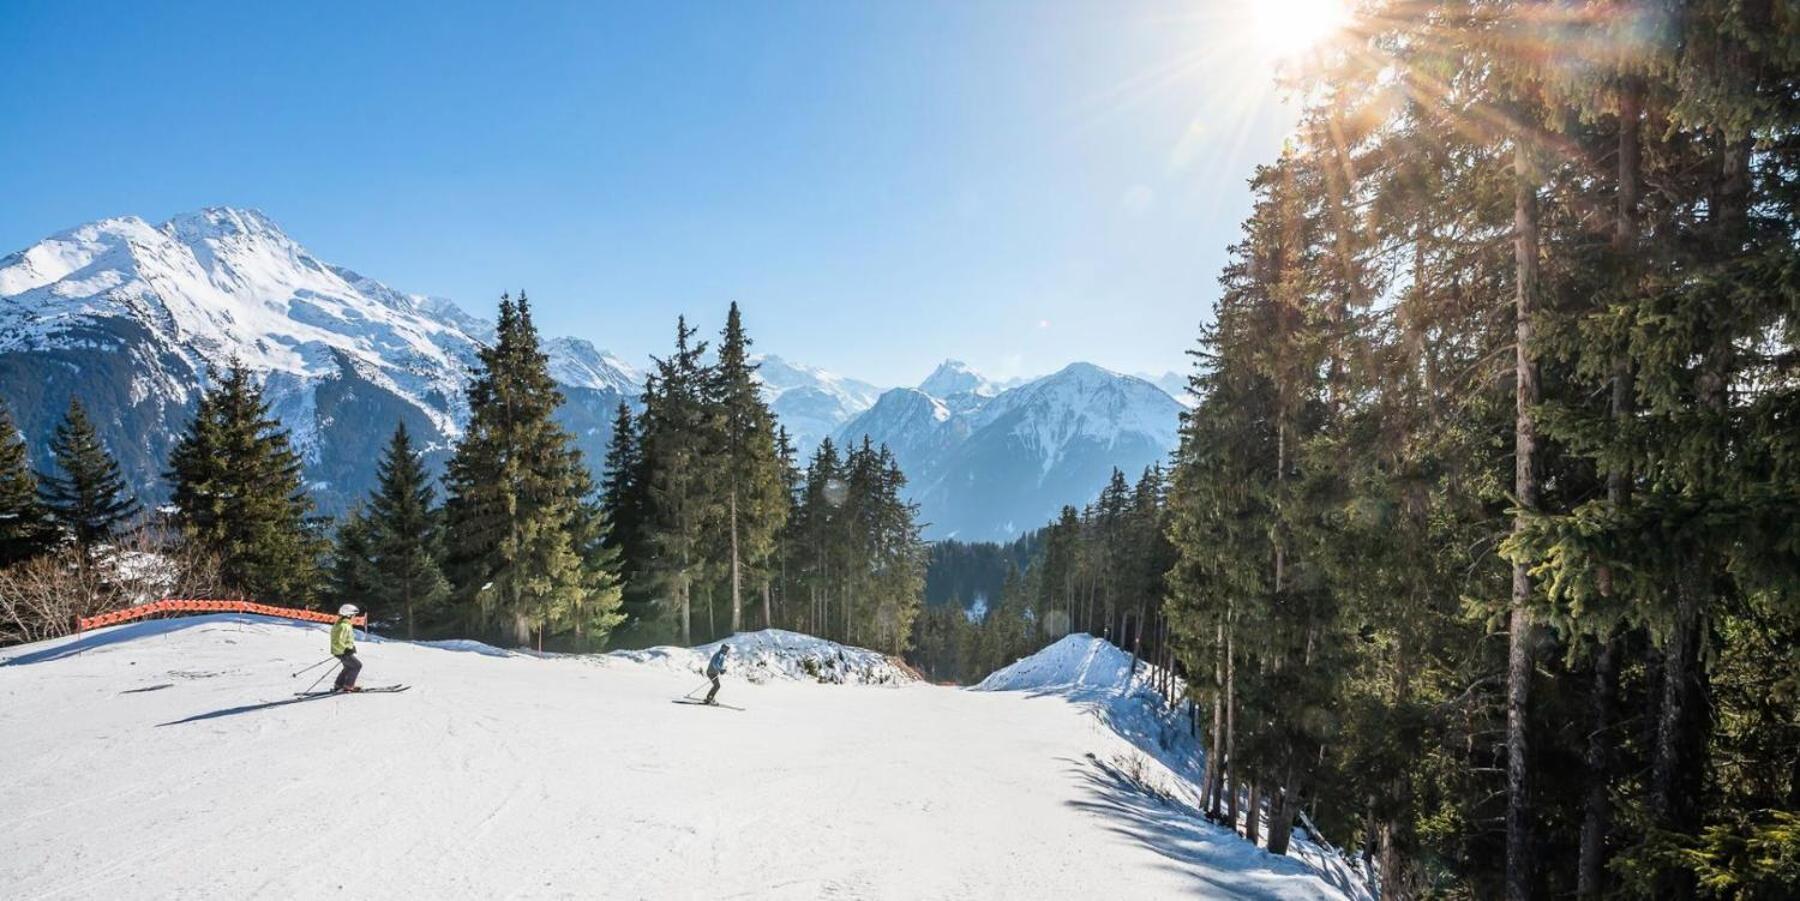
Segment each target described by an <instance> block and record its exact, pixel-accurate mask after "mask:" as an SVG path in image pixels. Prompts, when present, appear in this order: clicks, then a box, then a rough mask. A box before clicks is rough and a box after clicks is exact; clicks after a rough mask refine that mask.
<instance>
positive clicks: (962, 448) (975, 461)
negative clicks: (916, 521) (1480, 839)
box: [833, 360, 1182, 541]
mask: <svg viewBox="0 0 1800 901" xmlns="http://www.w3.org/2000/svg"><path fill="white" fill-rule="evenodd" d="M931 389H936V391H943V392H955V393H948V394H939V393H936V391H934V390H931ZM1181 409H1182V408H1181V405H1180V404H1178V403H1176V401H1175V400H1174V399H1173V398H1171V397H1170V396H1169V395H1168V394H1167V393H1165V392H1164V390H1163V389H1161V388H1159V387H1157V386H1156V385H1153V384H1151V383H1150V382H1147V381H1144V380H1143V379H1140V378H1137V377H1135V376H1129V375H1122V374H1120V373H1117V372H1113V371H1111V370H1108V369H1103V368H1101V367H1099V366H1095V365H1093V364H1091V363H1072V364H1070V365H1068V366H1066V367H1064V368H1063V369H1061V370H1059V371H1057V372H1055V373H1052V374H1050V375H1047V376H1043V377H1041V378H1036V379H1032V380H1029V381H1027V382H1024V383H1023V384H1019V385H1016V386H1013V387H1009V388H1005V389H1004V390H1001V389H1000V388H999V386H998V385H996V384H995V383H993V382H992V381H990V380H988V379H986V378H984V377H982V376H981V375H980V374H979V373H976V372H974V371H973V370H970V369H969V368H968V367H967V366H965V365H963V364H961V363H958V362H956V361H954V360H952V361H948V362H946V363H944V364H943V365H941V366H939V367H938V369H937V371H935V372H933V373H932V375H931V376H930V377H929V378H927V379H926V380H925V381H924V382H923V383H921V385H920V387H918V388H896V389H894V390H892V391H889V392H887V393H886V394H883V395H882V396H881V398H880V399H879V400H877V401H876V402H875V405H874V406H872V407H870V408H869V409H868V410H866V411H864V412H863V413H862V414H861V415H859V416H857V417H856V418H855V419H852V420H850V421H849V422H847V423H845V424H844V425H843V426H842V427H841V428H839V429H838V430H837V432H836V433H835V435H834V439H833V440H835V441H836V442H837V443H838V444H839V445H840V446H854V445H856V444H859V443H861V441H862V439H863V437H864V436H867V437H868V438H869V439H870V440H871V441H873V442H875V443H877V444H886V445H887V446H888V447H889V448H890V449H891V450H892V451H893V452H894V456H895V459H896V460H898V462H899V463H900V468H901V470H902V471H904V472H905V473H906V477H907V493H908V495H909V498H910V499H911V500H913V501H915V502H916V503H918V504H919V507H920V512H921V518H922V519H923V520H924V521H925V522H926V523H927V528H926V533H925V534H926V537H927V538H934V539H935V538H958V539H963V540H968V541H1003V540H1010V539H1012V538H1015V537H1017V535H1018V533H1019V531H1020V530H1021V529H1032V528H1037V527H1039V526H1042V525H1044V524H1045V523H1047V522H1049V521H1050V520H1052V519H1054V518H1055V516H1056V514H1057V513H1058V512H1059V511H1060V509H1061V508H1062V506H1063V505H1064V504H1074V505H1077V506H1079V505H1081V504H1085V503H1088V502H1089V501H1091V500H1093V499H1094V498H1095V497H1096V496H1098V494H1099V493H1100V489H1101V488H1103V487H1104V486H1105V484H1106V481H1107V479H1108V477H1110V476H1111V475H1112V470H1113V469H1114V468H1115V467H1116V468H1118V469H1120V470H1121V471H1123V472H1124V473H1125V474H1126V476H1127V477H1128V478H1131V479H1136V478H1137V476H1138V475H1139V474H1140V473H1141V472H1142V471H1143V469H1144V468H1145V467H1146V466H1149V465H1151V464H1153V463H1158V462H1161V461H1162V460H1164V459H1165V458H1166V457H1167V455H1168V454H1169V452H1170V451H1172V450H1174V449H1175V446H1176V444H1177V443H1178V440H1179V429H1180V423H1181V418H1180V416H1181Z"/></svg>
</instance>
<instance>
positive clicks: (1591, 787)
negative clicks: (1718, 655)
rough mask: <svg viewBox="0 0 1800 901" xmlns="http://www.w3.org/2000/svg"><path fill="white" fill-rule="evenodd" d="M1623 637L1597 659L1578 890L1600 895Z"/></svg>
mask: <svg viewBox="0 0 1800 901" xmlns="http://www.w3.org/2000/svg"><path fill="white" fill-rule="evenodd" d="M1618 661H1619V639H1618V637H1617V636H1612V637H1609V638H1607V639H1606V641H1605V642H1604V643H1602V644H1601V646H1600V653H1599V654H1598V655H1597V656H1596V657H1595V659H1594V698H1593V707H1592V710H1593V714H1592V716H1593V731H1592V732H1591V733H1589V734H1588V746H1587V770H1588V772H1587V789H1586V795H1587V796H1586V798H1585V799H1584V801H1583V804H1582V819H1581V857H1580V860H1579V862H1578V863H1577V865H1576V889H1575V893H1576V894H1577V895H1578V896H1580V897H1582V898H1598V897H1600V896H1601V895H1602V894H1604V893H1605V891H1606V837H1607V833H1608V832H1609V831H1610V830H1611V828H1612V802H1611V798H1610V797H1609V796H1608V791H1609V789H1610V788H1611V786H1610V782H1611V776H1612V743H1613V741H1614V740H1615V738H1616V737H1615V736H1614V735H1612V734H1611V731H1612V714H1613V696H1614V694H1615V693H1616V692H1617V690H1618V684H1619V662H1618Z"/></svg>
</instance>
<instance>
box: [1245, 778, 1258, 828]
mask: <svg viewBox="0 0 1800 901" xmlns="http://www.w3.org/2000/svg"><path fill="white" fill-rule="evenodd" d="M1261 808H1262V780H1261V779H1259V778H1257V777H1255V776H1252V777H1250V802H1249V803H1248V804H1247V805H1245V807H1244V840H1245V841H1248V842H1249V843H1250V844H1252V845H1254V844H1256V841H1257V838H1258V830H1259V829H1261V827H1262V816H1261V815H1260V814H1259V813H1258V811H1259V810H1261Z"/></svg>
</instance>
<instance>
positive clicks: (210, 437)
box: [169, 361, 323, 605]
mask: <svg viewBox="0 0 1800 901" xmlns="http://www.w3.org/2000/svg"><path fill="white" fill-rule="evenodd" d="M169 479H170V481H171V482H172V483H173V485H174V490H173V495H172V503H173V504H174V507H175V522H176V524H177V525H179V526H180V527H181V529H182V531H183V532H184V533H185V534H186V535H187V536H188V537H189V538H190V539H192V540H195V541H198V542H199V543H200V544H201V546H202V547H205V548H207V549H209V550H211V551H213V552H214V553H217V554H218V555H219V559H220V566H221V569H222V572H223V575H224V577H225V579H226V580H227V582H228V583H229V584H231V585H233V586H236V587H237V588H239V589H240V590H242V591H244V592H246V593H248V594H249V595H250V596H252V597H254V598H256V599H257V600H260V601H264V602H269V603H289V604H302V605H308V604H311V603H313V602H314V601H315V600H316V598H317V593H318V584H319V578H318V574H319V558H320V554H321V552H322V550H323V542H322V540H321V539H320V538H319V537H318V536H317V535H315V534H314V532H313V530H312V527H311V526H310V524H309V523H308V522H307V515H308V514H309V513H310V512H311V510H312V500H311V499H310V498H309V497H307V495H306V492H305V486H304V484H303V483H302V481H301V477H300V456H299V454H296V453H295V452H294V450H293V448H292V447H291V446H290V445H289V443H288V434H287V432H286V431H285V430H283V429H281V428H280V424H279V423H278V422H276V421H275V420H273V419H271V418H270V417H269V408H268V404H267V403H266V402H265V401H264V400H263V395H262V388H261V387H259V386H258V385H257V384H256V383H255V382H254V381H253V380H252V378H251V375H250V371H249V370H248V369H246V368H245V367H244V366H243V365H242V364H241V363H239V362H237V361H233V362H232V364H231V367H230V368H229V369H228V370H226V372H225V374H224V376H223V377H222V378H217V377H215V383H214V385H213V387H212V388H211V389H210V390H208V391H207V392H206V394H205V395H204V396H203V397H201V399H200V405H199V408H198V409H197V410H196V411H195V413H194V418H193V420H192V421H191V422H190V423H189V424H188V428H187V431H186V432H185V433H183V435H182V436H181V439H180V441H179V442H178V443H177V444H176V446H175V449H174V450H173V452H171V454H170V456H169Z"/></svg>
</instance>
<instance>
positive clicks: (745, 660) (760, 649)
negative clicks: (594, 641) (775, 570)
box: [606, 629, 919, 685]
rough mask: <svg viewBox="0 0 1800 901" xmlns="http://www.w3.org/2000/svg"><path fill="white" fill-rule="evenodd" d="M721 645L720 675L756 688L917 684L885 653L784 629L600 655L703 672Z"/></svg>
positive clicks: (908, 671)
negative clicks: (725, 650)
mask: <svg viewBox="0 0 1800 901" xmlns="http://www.w3.org/2000/svg"><path fill="white" fill-rule="evenodd" d="M722 644H729V645H731V653H730V655H729V656H727V658H726V663H725V672H726V674H727V675H733V676H741V677H743V678H745V679H747V680H749V681H750V682H752V683H754V684H758V685H760V684H763V683H765V682H769V681H787V682H823V683H827V684H831V685H904V684H907V683H911V682H917V681H919V678H918V676H916V675H914V674H913V673H912V671H911V670H909V669H907V668H906V667H904V666H902V665H900V664H899V663H896V662H895V661H894V660H892V659H891V658H889V657H888V656H887V655H886V654H882V653H880V652H878V651H871V650H868V649H867V648H857V647H851V646H850V645H843V644H838V643H837V642H835V641H826V640H825V639H823V638H814V637H813V636H811V635H805V634H802V633H799V632H789V631H786V630H784V629H764V630H762V631H760V632H739V633H738V634H736V635H733V636H732V637H730V638H727V639H724V640H723V641H715V642H713V643H712V644H703V645H700V646H699V647H693V648H682V647H671V646H663V647H655V648H648V649H645V650H642V651H614V652H612V653H610V654H608V655H606V656H607V657H609V658H612V659H617V660H629V661H631V662H633V663H643V664H649V665H652V666H661V667H664V668H666V669H672V670H676V671H678V672H695V673H703V672H705V671H706V662H707V661H708V660H711V659H712V655H713V654H715V653H717V652H718V650H719V646H720V645H722Z"/></svg>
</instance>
